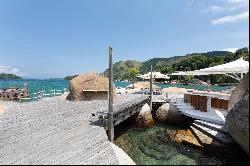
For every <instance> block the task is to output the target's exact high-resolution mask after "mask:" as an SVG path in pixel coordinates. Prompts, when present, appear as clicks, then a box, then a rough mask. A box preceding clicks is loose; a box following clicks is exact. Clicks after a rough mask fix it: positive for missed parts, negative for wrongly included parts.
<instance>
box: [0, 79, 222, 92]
mask: <svg viewBox="0 0 250 166" xmlns="http://www.w3.org/2000/svg"><path fill="white" fill-rule="evenodd" d="M24 84H27V85H28V88H29V91H30V93H36V92H38V91H42V90H44V91H45V92H46V93H49V92H51V90H54V89H56V90H68V89H69V81H67V80H63V79H47V80H39V79H24V80H0V89H2V88H8V87H19V88H21V87H23V86H24ZM114 84H115V86H116V87H123V88H125V87H127V86H128V85H129V84H130V82H121V81H115V82H114ZM156 85H157V86H159V87H161V88H168V87H179V88H190V89H197V90H206V89H207V87H206V86H200V85H196V86H193V85H181V84H160V83H157V84H156ZM223 89H225V87H222V86H215V85H213V86H211V90H212V91H221V90H223Z"/></svg>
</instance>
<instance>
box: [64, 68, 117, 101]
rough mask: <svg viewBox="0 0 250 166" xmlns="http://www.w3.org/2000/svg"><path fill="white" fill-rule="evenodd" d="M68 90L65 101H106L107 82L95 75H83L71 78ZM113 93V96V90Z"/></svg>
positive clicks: (102, 77)
mask: <svg viewBox="0 0 250 166" xmlns="http://www.w3.org/2000/svg"><path fill="white" fill-rule="evenodd" d="M69 89H70V93H69V95H68V96H67V100H107V99H108V90H109V80H108V78H107V77H104V76H101V75H99V74H96V73H85V74H81V75H79V76H77V77H75V78H73V79H72V80H71V81H70V88H69ZM113 92H114V96H115V94H116V91H115V88H114V89H113Z"/></svg>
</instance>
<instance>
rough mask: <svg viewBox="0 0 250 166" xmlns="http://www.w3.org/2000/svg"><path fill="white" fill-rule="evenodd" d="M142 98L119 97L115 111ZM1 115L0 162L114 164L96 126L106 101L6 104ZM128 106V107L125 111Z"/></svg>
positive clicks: (129, 106) (46, 101)
mask: <svg viewBox="0 0 250 166" xmlns="http://www.w3.org/2000/svg"><path fill="white" fill-rule="evenodd" d="M146 99H147V96H142V95H131V94H130V95H121V96H118V97H117V98H116V99H115V101H114V108H115V110H116V115H118V114H119V110H120V111H121V110H124V109H125V108H132V107H133V105H136V104H138V103H143V102H144V101H145V100H146ZM6 108H7V109H6V111H5V112H3V113H1V114H0V164H1V165H3V164H100V165H101V164H102V165H103V164H108V165H113V164H119V162H118V159H117V157H116V155H115V153H114V150H113V149H112V146H111V144H110V142H109V141H108V139H107V135H106V131H105V129H104V128H103V127H101V126H98V125H97V123H96V122H97V121H98V116H92V115H91V114H98V112H107V110H108V101H101V100H99V101H82V102H73V101H63V100H59V99H52V100H44V101H35V102H30V103H11V104H9V105H8V106H7V107H6ZM128 110H129V109H128Z"/></svg>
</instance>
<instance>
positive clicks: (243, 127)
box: [225, 73, 249, 154]
mask: <svg viewBox="0 0 250 166" xmlns="http://www.w3.org/2000/svg"><path fill="white" fill-rule="evenodd" d="M225 125H226V127H227V129H228V131H229V133H230V134H231V135H232V137H233V138H234V140H235V141H236V142H237V143H238V144H239V145H240V146H241V147H242V148H243V149H244V150H245V152H246V153H247V154H249V73H247V74H246V75H245V76H244V78H243V79H242V80H241V81H240V83H239V85H238V86H237V87H236V89H235V90H234V91H233V93H232V95H231V97H230V100H229V113H228V115H227V116H226V121H225Z"/></svg>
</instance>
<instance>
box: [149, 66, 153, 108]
mask: <svg viewBox="0 0 250 166" xmlns="http://www.w3.org/2000/svg"><path fill="white" fill-rule="evenodd" d="M150 72H151V73H150V101H149V104H150V110H151V111H152V108H153V106H152V98H153V86H152V84H153V83H152V82H153V77H152V65H151V66H150Z"/></svg>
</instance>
